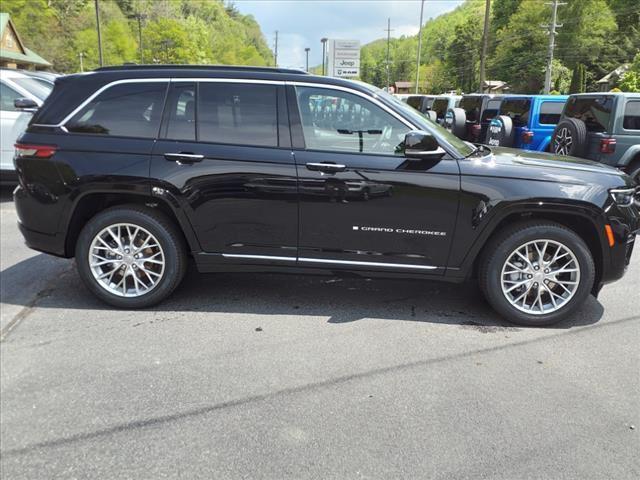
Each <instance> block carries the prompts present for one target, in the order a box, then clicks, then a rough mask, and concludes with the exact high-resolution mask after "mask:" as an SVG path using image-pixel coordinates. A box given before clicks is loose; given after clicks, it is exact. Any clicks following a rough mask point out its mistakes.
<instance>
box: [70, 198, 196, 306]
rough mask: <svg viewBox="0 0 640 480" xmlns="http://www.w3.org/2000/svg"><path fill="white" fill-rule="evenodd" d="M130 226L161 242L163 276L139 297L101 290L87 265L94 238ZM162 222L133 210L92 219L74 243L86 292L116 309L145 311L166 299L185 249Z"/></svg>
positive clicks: (180, 268)
mask: <svg viewBox="0 0 640 480" xmlns="http://www.w3.org/2000/svg"><path fill="white" fill-rule="evenodd" d="M117 223H130V224H133V225H139V226H140V227H143V228H145V229H146V230H147V231H149V232H150V233H151V234H152V235H153V236H154V237H155V238H156V239H157V240H158V242H159V243H160V246H161V248H162V250H163V253H164V258H165V266H164V273H163V276H162V278H161V279H160V282H159V283H158V285H156V286H155V287H154V288H153V290H151V291H150V292H149V293H147V294H144V295H141V296H140V297H120V296H118V295H114V294H113V293H110V292H108V291H107V290H105V289H104V288H103V287H101V286H100V285H99V284H98V282H97V280H96V279H95V278H94V277H93V273H92V272H91V267H90V266H89V258H88V257H89V249H90V246H91V243H92V241H93V239H94V238H95V236H96V235H97V234H98V233H99V232H100V231H102V230H103V229H104V228H106V227H108V226H109V225H113V224H117ZM163 223H164V222H161V221H159V220H158V219H157V218H155V217H154V216H152V215H148V214H146V213H145V212H143V211H140V210H135V209H113V210H107V211H104V212H102V213H100V214H98V215H96V216H95V217H93V218H92V219H91V220H90V221H89V222H88V223H87V224H86V225H85V227H84V228H83V229H82V231H81V232H80V235H79V237H78V240H77V243H76V251H75V260H76V265H77V268H78V272H79V274H80V277H81V278H82V280H83V282H84V283H85V285H86V286H87V288H89V290H90V291H91V292H92V293H93V294H94V295H96V296H97V297H98V298H100V299H101V300H102V301H104V302H106V303H108V304H110V305H113V306H116V307H119V308H132V309H135V308H144V307H148V306H151V305H155V304H157V303H158V302H160V301H162V300H163V299H164V298H166V297H167V296H168V295H169V294H170V293H171V292H172V291H173V290H174V289H175V287H176V286H177V284H178V283H179V282H180V280H181V279H182V275H183V269H184V266H183V265H182V264H181V262H184V258H182V257H183V256H184V250H183V248H181V247H182V246H181V245H179V244H178V242H176V239H175V237H174V236H172V234H171V232H170V231H169V230H168V229H167V228H166V225H164V224H163Z"/></svg>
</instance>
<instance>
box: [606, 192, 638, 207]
mask: <svg viewBox="0 0 640 480" xmlns="http://www.w3.org/2000/svg"><path fill="white" fill-rule="evenodd" d="M636 190H637V189H636V188H613V189H611V190H609V193H610V194H611V198H613V201H614V202H616V204H617V205H620V206H621V207H629V206H631V205H633V202H634V200H635V196H636V195H637V193H638V192H637V191H636Z"/></svg>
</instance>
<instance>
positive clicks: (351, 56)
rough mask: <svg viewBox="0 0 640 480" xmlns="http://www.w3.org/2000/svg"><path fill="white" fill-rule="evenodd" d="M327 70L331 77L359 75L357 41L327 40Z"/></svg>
mask: <svg viewBox="0 0 640 480" xmlns="http://www.w3.org/2000/svg"><path fill="white" fill-rule="evenodd" d="M327 47H328V48H327V56H328V69H327V71H328V72H329V75H330V76H332V77H357V76H359V75H360V42H359V41H358V40H329V42H328V43H327Z"/></svg>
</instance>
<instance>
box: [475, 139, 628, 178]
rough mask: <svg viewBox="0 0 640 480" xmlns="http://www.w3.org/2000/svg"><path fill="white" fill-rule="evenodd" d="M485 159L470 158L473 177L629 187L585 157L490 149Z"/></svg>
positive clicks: (615, 173)
mask: <svg viewBox="0 0 640 480" xmlns="http://www.w3.org/2000/svg"><path fill="white" fill-rule="evenodd" d="M490 150H491V153H490V154H489V155H485V156H478V157H469V158H468V160H470V161H471V165H472V170H474V173H475V174H481V173H482V174H484V175H491V176H497V177H507V178H523V179H531V180H541V181H551V182H560V183H579V184H585V183H591V184H607V185H611V184H613V185H626V184H630V182H631V179H630V178H629V177H628V176H627V175H625V173H624V172H621V171H620V170H618V169H616V168H613V167H610V166H608V165H603V164H602V163H598V162H594V161H591V160H586V159H584V158H576V157H565V156H561V155H554V154H550V153H543V152H530V151H526V150H516V149H513V148H504V147H491V149H490Z"/></svg>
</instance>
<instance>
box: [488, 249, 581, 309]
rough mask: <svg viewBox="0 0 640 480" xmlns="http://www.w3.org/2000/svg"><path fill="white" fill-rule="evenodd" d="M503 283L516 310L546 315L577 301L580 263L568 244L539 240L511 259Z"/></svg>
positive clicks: (507, 262)
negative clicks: (574, 297) (575, 296)
mask: <svg viewBox="0 0 640 480" xmlns="http://www.w3.org/2000/svg"><path fill="white" fill-rule="evenodd" d="M500 284H501V287H502V293H503V295H504V296H505V298H506V299H507V300H508V302H509V303H510V304H511V305H512V306H513V307H515V308H517V309H518V310H520V311H521V312H525V313H528V314H531V315H546V314H549V313H552V312H555V311H557V310H559V309H561V308H562V307H564V306H565V305H566V304H567V303H568V302H569V301H570V300H571V299H572V298H573V296H574V295H575V293H576V291H577V289H578V285H579V284H580V264H579V263H578V259H577V258H576V256H575V254H574V253H573V252H572V251H571V250H570V249H569V248H568V247H567V246H566V245H563V244H562V243H560V242H557V241H554V240H535V241H532V242H528V243H525V244H524V245H521V246H519V247H518V248H516V249H515V250H514V251H513V252H511V254H510V255H509V256H508V257H507V260H506V261H505V263H504V265H503V267H502V272H501V276H500Z"/></svg>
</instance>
